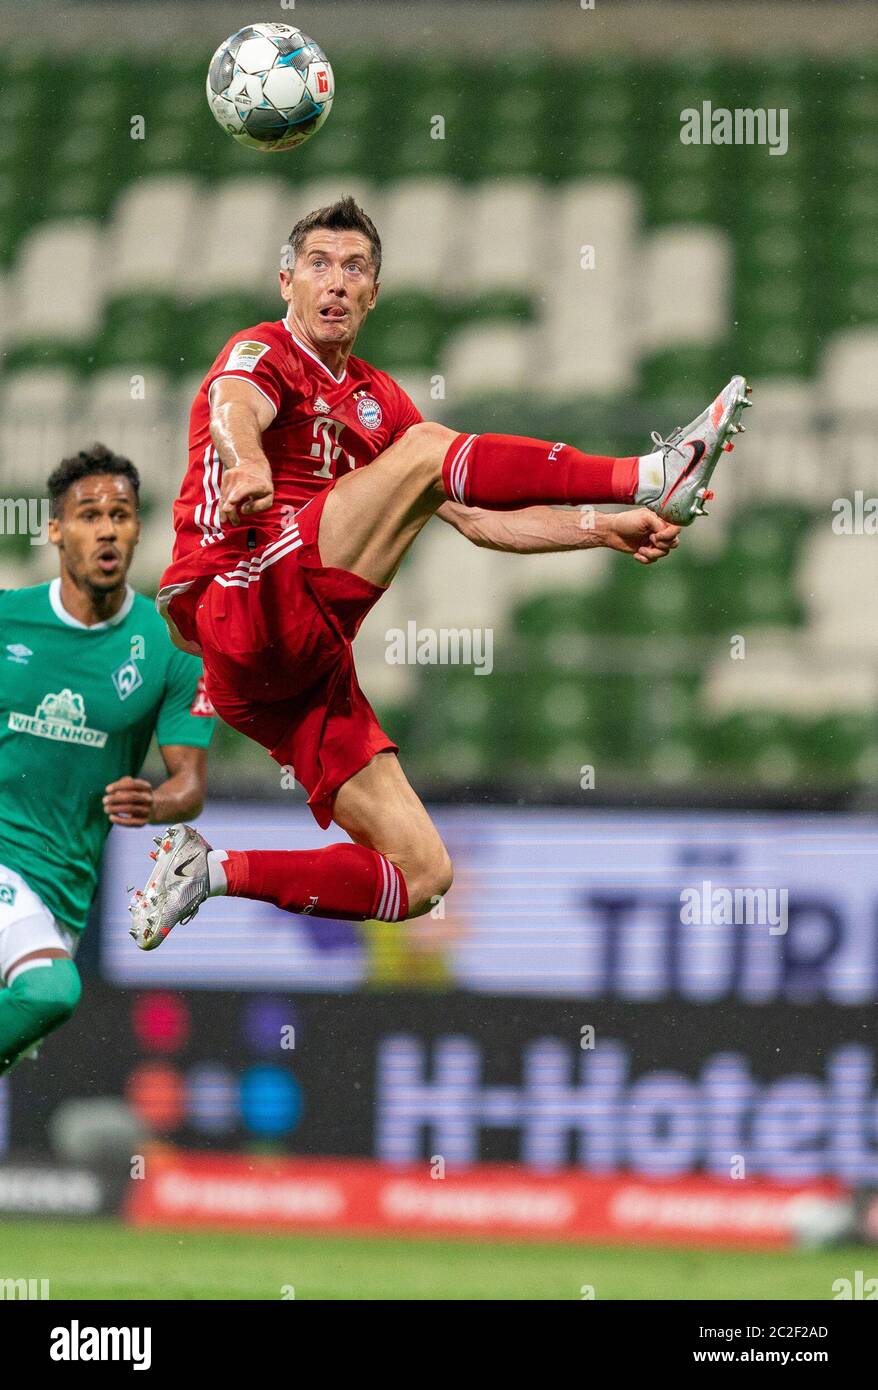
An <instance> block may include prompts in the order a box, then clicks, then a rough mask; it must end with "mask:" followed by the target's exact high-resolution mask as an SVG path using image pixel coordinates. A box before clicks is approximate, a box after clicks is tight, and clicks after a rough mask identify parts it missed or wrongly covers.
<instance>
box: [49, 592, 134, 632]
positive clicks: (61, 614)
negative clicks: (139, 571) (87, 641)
mask: <svg viewBox="0 0 878 1390" xmlns="http://www.w3.org/2000/svg"><path fill="white" fill-rule="evenodd" d="M49 603H50V604H51V607H52V612H53V613H54V614H55V617H56V618H58V619H59V621H60V622H62V623H66V625H67V626H68V627H78V628H81V629H82V631H83V632H103V630H104V629H105V628H108V627H116V626H117V625H118V624H119V623H121V622H122V621H123V619H125V618H127V617H128V614H129V613H130V612H131V606H132V604H133V603H134V590H133V589H132V587H131V585H130V584H126V585H125V597H124V599H123V600H122V607H121V608H120V609H119V612H118V613H115V614H114V615H113V617H112V618H105V619H104V621H103V622H102V623H92V624H91V626H89V624H88V623H81V622H80V621H79V619H78V618H74V616H73V614H72V613H68V612H67V609H66V608H65V607H64V604H63V603H62V602H61V580H60V579H53V580H52V582H51V584H50V585H49Z"/></svg>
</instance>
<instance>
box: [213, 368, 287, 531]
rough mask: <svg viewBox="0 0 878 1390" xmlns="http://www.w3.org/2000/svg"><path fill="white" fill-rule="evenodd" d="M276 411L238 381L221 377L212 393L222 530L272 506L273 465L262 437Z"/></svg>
mask: <svg viewBox="0 0 878 1390" xmlns="http://www.w3.org/2000/svg"><path fill="white" fill-rule="evenodd" d="M273 419H274V408H273V406H272V404H271V402H270V401H268V400H267V399H266V398H265V396H264V395H263V394H262V392H261V391H258V390H257V389H256V387H255V386H252V385H251V384H250V382H248V381H241V379H240V378H239V377H221V378H220V379H219V380H217V381H215V382H214V383H213V386H212V387H211V392H210V434H211V438H212V439H213V442H214V444H215V445H216V448H217V453H218V454H219V456H220V463H221V464H222V466H223V479H222V485H221V488H220V525H222V524H223V522H224V521H230V522H231V523H232V525H233V526H237V525H238V523H239V521H240V519H241V517H242V516H252V515H254V514H255V513H257V512H264V511H267V510H268V508H269V507H270V506H271V504H272V502H273V501H274V485H273V483H272V477H271V464H270V463H269V461H268V459H267V458H266V457H265V454H264V452H263V449H262V434H263V431H264V430H267V429H268V426H269V425H270V424H271V422H272V420H273Z"/></svg>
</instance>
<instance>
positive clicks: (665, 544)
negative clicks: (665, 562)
mask: <svg viewBox="0 0 878 1390" xmlns="http://www.w3.org/2000/svg"><path fill="white" fill-rule="evenodd" d="M609 520H610V522H611V523H612V525H611V527H610V530H609V531H608V533H607V541H606V543H607V545H608V546H609V547H610V549H611V550H621V551H623V552H624V553H625V554H626V555H633V556H634V558H635V560H638V561H639V562H640V564H642V565H651V564H653V563H654V562H655V561H656V560H662V559H664V557H665V556H666V555H669V554H670V552H671V551H672V550H675V549H676V548H677V546H678V545H679V539H678V538H679V535H680V527H679V526H672V525H671V524H670V523H669V522H667V521H664V520H663V519H662V518H661V517H660V516H656V514H655V512H651V511H650V510H649V508H648V507H638V508H637V509H636V510H634V511H630V512H618V513H616V514H615V515H613V516H611V517H610V518H609Z"/></svg>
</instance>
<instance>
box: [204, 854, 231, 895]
mask: <svg viewBox="0 0 878 1390" xmlns="http://www.w3.org/2000/svg"><path fill="white" fill-rule="evenodd" d="M227 858H228V852H227V851H226V850H224V849H212V850H209V851H208V855H207V873H208V878H209V881H210V891H209V893H208V896H209V897H211V898H219V897H223V896H224V895H225V894H226V893H227V892H228V891H229V880H228V878H227V877H226V870H225V861H226V859H227Z"/></svg>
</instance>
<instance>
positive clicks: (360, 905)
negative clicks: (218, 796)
mask: <svg viewBox="0 0 878 1390" xmlns="http://www.w3.org/2000/svg"><path fill="white" fill-rule="evenodd" d="M223 869H224V871H225V875H226V879H227V881H228V890H227V891H228V893H229V895H230V896H231V897H236V898H259V899H261V901H262V902H267V903H274V904H275V906H276V907H281V908H283V910H284V911H285V912H307V913H308V914H309V915H312V916H314V917H336V918H343V919H344V920H345V921H349V922H366V921H368V920H369V919H371V918H377V919H378V920H379V921H382V922H401V921H402V920H403V918H404V917H406V916H407V914H408V910H409V899H408V891H407V889H406V884H405V879H404V878H403V876H402V873H401V872H400V870H399V869H398V868H397V867H396V865H395V864H391V862H390V860H389V859H385V857H384V855H383V854H379V853H378V851H377V850H374V849H367V847H366V846H365V845H346V844H338V845H327V847H326V848H325V849H311V850H295V849H293V850H268V849H250V850H229V852H228V855H227V856H226V859H225V860H224V861H223Z"/></svg>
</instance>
